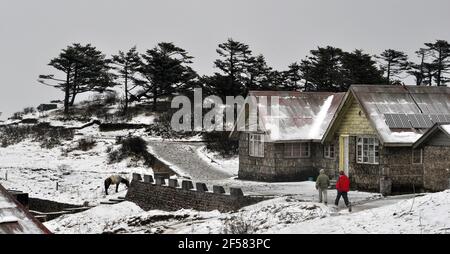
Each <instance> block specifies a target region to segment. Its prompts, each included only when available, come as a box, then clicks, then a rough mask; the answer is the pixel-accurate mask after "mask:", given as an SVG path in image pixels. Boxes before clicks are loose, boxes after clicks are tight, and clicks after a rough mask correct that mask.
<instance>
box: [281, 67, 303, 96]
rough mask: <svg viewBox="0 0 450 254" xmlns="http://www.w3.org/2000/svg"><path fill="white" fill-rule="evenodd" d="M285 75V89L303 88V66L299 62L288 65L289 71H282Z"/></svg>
mask: <svg viewBox="0 0 450 254" xmlns="http://www.w3.org/2000/svg"><path fill="white" fill-rule="evenodd" d="M281 75H283V79H284V80H283V89H284V90H301V89H303V88H304V86H302V84H301V81H302V66H301V65H300V64H298V63H297V62H295V63H292V64H290V65H289V66H288V70H287V71H283V72H282V73H281Z"/></svg>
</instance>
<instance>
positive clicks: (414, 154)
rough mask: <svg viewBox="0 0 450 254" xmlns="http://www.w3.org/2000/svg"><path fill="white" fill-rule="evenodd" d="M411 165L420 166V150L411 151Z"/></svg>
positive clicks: (421, 155) (421, 158)
mask: <svg viewBox="0 0 450 254" xmlns="http://www.w3.org/2000/svg"><path fill="white" fill-rule="evenodd" d="M412 163H413V164H422V163H423V150H422V149H413V150H412Z"/></svg>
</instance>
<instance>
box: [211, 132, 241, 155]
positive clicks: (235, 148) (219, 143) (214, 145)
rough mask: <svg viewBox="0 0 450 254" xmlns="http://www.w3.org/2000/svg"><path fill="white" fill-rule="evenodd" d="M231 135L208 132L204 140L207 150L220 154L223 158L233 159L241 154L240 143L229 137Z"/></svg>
mask: <svg viewBox="0 0 450 254" xmlns="http://www.w3.org/2000/svg"><path fill="white" fill-rule="evenodd" d="M229 135H230V133H229V132H226V131H222V132H206V133H204V134H203V138H204V140H205V142H206V148H207V149H208V150H210V151H213V152H218V153H219V154H220V155H222V156H223V157H231V156H234V155H237V154H238V152H239V141H237V140H233V139H231V138H230V137H229Z"/></svg>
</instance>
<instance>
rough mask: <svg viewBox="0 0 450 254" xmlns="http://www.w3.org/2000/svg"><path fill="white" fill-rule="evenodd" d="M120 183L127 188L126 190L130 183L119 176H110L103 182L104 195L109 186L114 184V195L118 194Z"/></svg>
mask: <svg viewBox="0 0 450 254" xmlns="http://www.w3.org/2000/svg"><path fill="white" fill-rule="evenodd" d="M121 183H123V184H125V185H126V186H127V188H128V187H130V182H129V181H128V180H127V179H125V178H123V177H121V176H119V175H112V176H110V177H108V178H107V179H106V180H105V193H106V195H108V189H109V186H110V185H111V184H115V185H116V193H117V192H119V185H120V184H121Z"/></svg>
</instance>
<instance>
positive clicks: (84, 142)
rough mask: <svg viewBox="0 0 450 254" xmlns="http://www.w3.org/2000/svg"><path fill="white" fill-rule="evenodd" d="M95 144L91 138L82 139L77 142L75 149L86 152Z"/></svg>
mask: <svg viewBox="0 0 450 254" xmlns="http://www.w3.org/2000/svg"><path fill="white" fill-rule="evenodd" d="M96 144H97V142H96V141H95V139H93V138H82V139H80V140H78V144H77V147H76V149H78V150H81V151H85V152H86V151H89V150H91V149H92V148H94V147H95V145H96Z"/></svg>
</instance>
